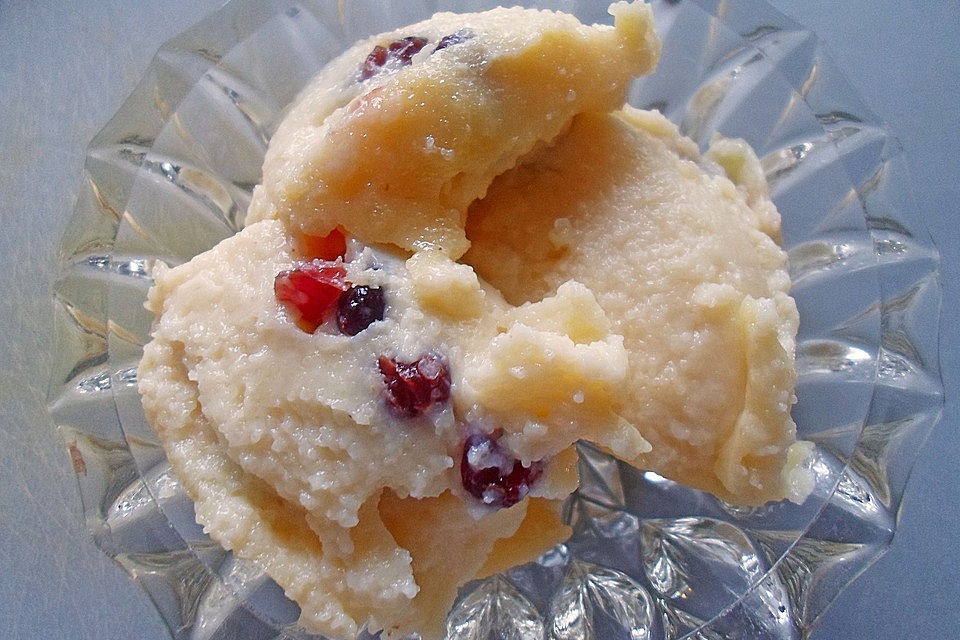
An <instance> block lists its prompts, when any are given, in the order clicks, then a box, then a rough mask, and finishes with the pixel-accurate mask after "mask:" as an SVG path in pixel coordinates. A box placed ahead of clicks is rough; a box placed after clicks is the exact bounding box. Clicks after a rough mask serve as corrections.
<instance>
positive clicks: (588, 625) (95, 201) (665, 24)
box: [50, 0, 942, 640]
mask: <svg viewBox="0 0 960 640" xmlns="http://www.w3.org/2000/svg"><path fill="white" fill-rule="evenodd" d="M495 4H496V2H495V1H494V2H486V1H478V0H463V1H451V2H445V1H438V0H433V1H430V0H425V1H422V2H403V3H388V2H372V1H368V0H351V1H350V2H340V3H337V2H335V1H333V0H329V1H326V2H324V1H320V0H316V1H313V2H310V1H301V2H293V1H286V0H278V1H276V2H268V1H267V0H233V2H231V3H229V4H227V5H226V6H225V7H224V8H223V9H221V10H220V11H218V12H217V13H215V14H213V15H212V16H210V17H209V18H207V19H206V20H204V21H203V22H201V23H200V24H198V25H197V26H196V27H194V28H193V29H191V30H189V31H187V32H186V33H184V34H182V35H181V36H179V37H177V38H174V39H173V40H171V41H170V42H168V43H167V44H166V45H164V46H163V47H162V48H161V49H160V51H159V52H158V53H157V55H156V57H155V58H154V60H153V62H152V63H151V64H150V66H149V68H148V70H147V73H146V76H145V77H144V79H143V80H142V81H141V82H140V84H139V85H138V86H137V88H136V90H135V91H134V93H133V94H132V95H131V96H130V98H129V99H128V100H127V102H126V103H125V104H124V105H123V107H122V108H121V109H120V111H119V112H118V113H117V114H116V116H114V118H113V119H112V120H111V121H110V122H109V124H108V125H107V126H106V127H105V128H104V129H103V131H101V132H100V134H99V135H97V136H96V138H94V140H93V141H92V142H91V144H90V147H89V149H88V151H87V156H86V164H85V169H86V176H85V182H84V184H83V186H82V190H81V194H80V197H79V199H78V201H77V204H76V208H75V213H74V216H73V219H72V221H71V223H70V225H69V228H68V230H67V232H66V235H65V237H64V240H63V246H62V253H61V260H62V272H61V276H60V278H59V280H58V282H57V284H56V289H55V298H56V323H57V328H58V334H57V335H58V342H57V346H56V350H57V351H56V362H57V366H56V368H55V372H54V377H53V380H52V383H51V390H50V411H51V412H52V414H53V416H54V417H55V419H56V421H57V423H58V424H59V425H60V429H61V432H62V435H63V437H64V441H65V444H66V446H67V447H68V448H69V452H70V457H71V460H72V461H73V465H74V469H75V471H76V474H77V478H78V481H79V485H80V491H81V495H82V499H83V508H84V512H85V515H86V519H87V523H88V525H89V527H90V529H91V531H92V532H93V537H94V540H95V541H96V543H97V545H99V547H100V548H101V549H103V551H104V552H105V553H107V554H108V555H110V556H111V557H113V558H115V559H116V560H117V561H118V562H119V563H120V564H121V565H123V566H124V567H125V568H126V569H127V570H128V571H129V572H130V574H131V576H133V578H134V579H135V580H136V581H137V583H138V584H139V585H140V586H141V587H143V588H144V589H145V590H146V592H147V593H148V594H149V596H150V597H151V598H152V600H153V601H154V602H155V603H156V605H157V607H158V609H159V610H160V613H161V614H162V616H163V619H164V620H165V622H166V623H167V625H168V627H169V629H170V632H171V634H172V636H173V637H174V638H177V639H188V638H189V639H192V640H214V639H219V638H224V639H226V638H231V639H234V638H236V639H242V640H252V639H264V640H267V639H273V638H308V637H310V636H309V634H306V633H305V632H303V631H302V630H301V629H300V628H298V626H297V624H296V619H297V615H298V609H297V606H296V605H295V604H293V603H292V602H290V601H288V600H287V599H286V598H285V597H284V596H283V593H282V591H281V590H280V589H279V587H277V585H276V584H274V583H273V582H272V581H271V580H270V579H268V578H266V577H265V576H263V575H262V574H261V573H260V572H259V571H258V570H257V569H256V568H255V567H254V566H252V565H251V564H250V563H247V562H243V561H239V560H238V559H236V558H234V557H233V556H232V555H231V554H229V553H227V552H225V551H224V550H223V549H221V548H220V547H219V546H218V545H217V544H216V543H214V542H212V541H211V540H210V539H209V538H208V537H207V536H206V535H205V534H204V533H203V531H202V529H201V528H200V527H199V526H198V525H197V524H196V523H195V521H194V515H193V509H192V505H191V502H190V500H189V498H187V497H186V496H185V494H184V493H183V490H182V488H181V486H180V484H179V483H178V481H177V479H176V478H175V477H174V476H173V475H172V474H171V472H170V470H169V467H168V466H167V465H166V463H165V458H164V453H163V450H162V448H161V447H160V444H159V442H158V440H157V438H156V436H155V435H154V434H153V432H152V431H151V429H150V427H149V425H148V424H147V423H146V421H145V419H144V416H143V412H142V409H141V406H140V399H139V396H138V394H137V389H136V371H137V363H138V361H139V359H140V356H141V349H142V345H143V344H144V342H145V341H147V339H148V332H149V330H150V325H151V319H152V318H151V316H150V314H149V313H148V312H147V311H146V310H145V309H144V308H143V306H142V304H143V301H144V299H145V296H146V292H147V289H148V287H149V286H150V272H151V268H152V266H153V264H154V263H155V262H156V261H158V260H162V261H164V262H167V263H169V264H179V263H182V262H184V261H186V260H188V259H189V258H191V257H192V256H194V255H195V254H197V253H199V252H201V251H204V250H206V249H208V248H210V247H211V246H213V245H214V244H215V243H216V242H218V241H219V240H221V239H222V238H224V237H226V236H229V235H230V234H233V233H235V232H236V231H237V230H238V229H239V228H240V226H241V223H242V220H243V217H244V211H245V209H246V207H247V204H248V202H249V198H250V191H251V189H252V187H253V185H254V184H256V183H257V182H258V181H259V178H260V165H261V161H262V158H263V154H264V151H265V149H266V145H267V141H268V140H269V138H270V135H271V132H272V131H273V130H274V129H275V127H276V125H277V123H278V121H279V120H280V118H281V117H282V114H283V108H284V106H285V105H287V104H288V103H289V102H290V101H291V100H292V99H293V98H294V97H295V95H296V94H297V92H298V90H299V89H300V88H301V87H303V86H304V84H305V83H306V81H307V80H308V79H309V78H310V77H311V76H313V75H314V74H315V73H316V72H317V70H318V69H320V67H321V66H322V65H323V64H324V63H325V62H326V61H328V60H330V59H331V58H333V57H335V56H336V55H337V54H339V53H340V52H341V51H342V50H344V49H345V48H346V47H347V46H348V45H349V44H352V43H353V42H354V41H356V40H357V39H359V38H361V37H365V36H368V35H370V34H372V33H375V32H379V31H384V30H387V29H393V28H396V27H399V26H402V25H404V24H408V23H411V22H415V21H418V20H421V19H423V18H425V17H428V16H429V15H430V14H432V13H433V12H434V11H437V10H454V11H474V10H480V9H486V8H490V7H492V6H494V5H495ZM535 4H536V6H538V7H542V8H555V9H561V10H565V11H569V12H571V13H574V14H576V15H577V16H578V17H579V18H580V19H581V20H583V21H584V22H609V21H610V18H609V16H607V15H606V8H605V6H604V5H603V3H598V2H589V1H582V2H581V1H576V0H555V1H553V2H546V1H544V2H537V3H535ZM653 4H654V7H655V11H656V18H657V23H658V28H659V31H660V34H661V35H662V37H663V39H664V43H665V47H664V55H663V61H662V62H661V64H660V68H659V69H658V71H657V73H656V74H654V75H653V76H651V77H648V78H644V79H641V80H639V81H637V82H636V83H635V84H634V85H633V87H632V89H631V91H630V102H631V103H632V104H634V105H636V106H640V107H647V108H657V109H659V110H661V111H662V112H663V113H665V114H666V115H667V116H668V117H669V118H671V119H672V120H673V121H675V122H677V123H678V124H679V125H680V126H681V128H682V130H683V131H684V133H686V134H687V135H689V136H691V137H692V138H693V139H694V140H695V141H697V142H698V143H699V144H701V145H705V144H706V143H707V142H708V141H709V140H710V138H711V136H712V135H713V134H714V132H720V133H722V134H724V135H726V136H729V137H741V138H744V139H746V140H747V141H748V142H750V143H751V144H752V145H753V146H754V148H755V149H756V150H757V152H758V154H759V156H760V157H761V159H762V162H763V166H764V168H765V169H766V172H767V176H768V178H769V181H770V184H771V188H772V193H773V196H774V200H775V202H776V204H777V206H778V207H779V209H780V212H781V214H782V216H783V234H784V240H785V244H786V247H787V248H788V250H789V254H790V260H791V273H792V277H793V281H794V291H793V293H794V295H795V297H796V300H797V304H798V306H799V309H800V317H801V327H800V334H799V343H798V353H797V356H798V360H797V363H798V373H799V386H798V390H797V395H798V397H799V402H798V404H797V406H796V408H795V409H794V417H795V419H796V421H797V424H798V428H799V432H800V436H801V437H803V438H805V439H808V440H811V441H813V442H814V443H815V444H816V454H815V456H814V459H813V462H812V467H813V471H814V473H815V476H816V481H817V482H816V489H815V490H814V492H813V493H812V494H811V496H810V497H809V499H807V501H806V502H805V503H804V504H802V505H795V504H790V503H772V504H768V505H766V506H764V507H760V508H740V507H736V506H732V505H729V504H725V503H724V502H722V501H720V500H717V499H716V498H714V497H712V496H710V495H707V494H704V493H702V492H698V491H694V490H691V489H688V488H686V487H684V486H682V485H680V484H677V483H675V482H672V481H669V480H666V479H664V478H662V477H660V476H658V475H656V474H653V473H649V472H647V473H644V472H643V471H639V470H637V469H633V468H631V467H629V466H627V465H625V464H623V463H621V462H618V461H617V460H615V459H612V458H610V457H609V456H607V455H605V454H603V453H601V452H600V451H598V450H597V449H595V448H594V447H592V446H590V445H589V444H582V445H580V453H581V462H580V472H581V486H580V489H579V490H578V491H577V492H576V493H575V494H574V495H573V496H572V497H571V498H570V499H569V501H568V502H567V504H566V506H565V517H566V518H567V519H568V521H569V522H570V523H571V524H572V525H573V528H574V531H575V533H574V535H573V537H572V538H571V539H570V540H569V541H568V542H567V543H566V544H562V545H559V546H557V547H556V548H554V549H553V550H551V551H550V552H548V553H546V554H545V555H544V556H543V557H541V558H540V559H539V560H538V561H537V562H534V563H530V564H527V565H524V566H520V567H516V568H514V569H512V570H510V571H508V572H507V573H506V574H503V575H499V576H495V577H493V578H490V579H487V580H484V581H475V582H473V583H470V584H468V585H465V586H464V588H463V589H461V592H460V596H459V599H458V602H457V604H456V605H455V606H454V608H453V610H452V611H451V612H450V614H449V617H448V625H447V626H448V635H449V637H450V638H451V639H454V638H455V639H457V640H461V639H463V640H466V639H471V640H473V639H480V638H497V637H503V638H513V639H517V640H533V639H539V638H548V639H556V640H574V639H582V640H586V639H588V638H631V639H632V640H659V639H661V638H666V639H671V640H672V639H675V638H698V639H704V640H706V639H715V638H718V639H719V638H723V639H737V638H744V639H750V640H766V639H770V640H786V639H799V638H803V637H805V636H806V635H807V634H808V633H809V631H810V629H811V627H812V625H814V624H815V622H816V621H817V618H818V617H819V616H820V615H821V614H822V613H823V611H824V610H825V608H826V607H827V606H828V605H829V604H830V602H831V601H832V600H833V599H834V598H835V597H836V595H837V593H838V592H839V590H840V589H841V588H843V587H844V586H845V585H846V584H848V583H849V582H850V581H852V580H853V579H854V578H855V577H856V576H857V575H858V574H859V573H860V572H862V571H863V570H864V569H866V568H867V567H868V566H869V565H870V564H871V563H872V562H873V561H874V560H876V559H877V558H878V557H879V556H880V555H881V554H882V553H883V552H884V551H885V550H886V549H887V548H888V546H889V545H890V543H891V540H892V538H893V535H894V531H895V529H896V522H897V510H898V506H899V504H900V499H901V496H902V494H903V490H904V486H905V484H906V481H907V477H908V475H909V471H910V468H911V466H912V465H913V462H914V460H915V458H916V456H917V454H918V452H919V449H920V447H921V445H922V443H923V441H924V439H925V437H926V435H927V434H928V433H929V432H930V429H931V427H932V426H933V425H934V423H935V422H936V420H937V418H938V417H939V412H940V407H941V404H942V384H941V381H940V374H939V369H938V345H937V330H938V328H937V322H938V316H939V304H940V288H939V284H938V280H937V278H938V255H937V252H936V250H935V249H934V246H933V244H932V243H931V241H930V240H929V238H928V237H927V236H926V235H925V233H924V231H923V228H922V225H921V222H920V221H919V219H918V216H917V210H916V206H915V204H914V201H913V199H912V196H911V193H910V182H909V179H908V177H907V176H908V172H907V170H906V167H905V166H904V162H905V161H904V156H903V155H902V154H901V152H900V149H899V147H898V146H897V144H896V142H895V141H893V140H892V139H891V137H890V135H889V134H888V133H887V132H886V130H885V129H884V128H883V126H882V125H881V124H880V123H879V122H878V120H877V118H875V117H874V116H873V115H872V114H871V113H870V112H869V111H868V110H867V109H866V108H865V107H864V106H863V105H862V104H861V103H860V102H859V100H858V99H857V98H856V96H855V95H854V93H853V91H852V90H851V89H850V87H849V86H848V85H847V83H846V82H845V81H844V80H843V78H842V77H841V76H840V75H839V73H838V72H837V70H836V68H835V67H834V65H833V64H831V62H830V60H829V59H828V58H827V56H825V55H824V52H823V49H822V48H821V46H820V45H819V44H818V42H817V40H816V38H815V37H814V36H813V35H812V34H811V33H810V32H809V31H806V30H804V29H803V28H801V27H799V26H798V25H796V24H794V23H793V22H791V21H790V20H789V19H787V18H785V17H784V16H783V15H781V14H779V13H778V12H776V11H775V10H773V9H772V8H770V7H769V6H767V5H766V4H764V3H762V2H760V1H759V0H735V1H730V2H725V1H724V2H712V1H710V0H685V1H679V0H672V1H668V0H658V1H656V2H654V3H653Z"/></svg>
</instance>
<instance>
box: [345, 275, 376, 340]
mask: <svg viewBox="0 0 960 640" xmlns="http://www.w3.org/2000/svg"><path fill="white" fill-rule="evenodd" d="M383 308H384V301H383V291H382V290H381V289H379V288H372V287H366V286H363V285H355V286H352V287H350V288H349V289H347V290H346V291H344V292H343V293H341V294H340V299H339V300H338V301H337V326H338V327H340V332H341V333H344V334H346V335H348V336H355V335H357V334H358V333H360V332H361V331H363V330H364V329H366V328H367V327H369V326H370V325H371V324H373V323H374V322H376V321H377V320H383Z"/></svg>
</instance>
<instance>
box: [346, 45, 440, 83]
mask: <svg viewBox="0 0 960 640" xmlns="http://www.w3.org/2000/svg"><path fill="white" fill-rule="evenodd" d="M427 42H428V41H427V39H426V38H418V37H416V36H407V37H406V38H401V39H399V40H395V41H393V42H391V43H390V44H388V45H387V46H386V47H384V46H381V45H377V46H375V47H374V48H373V51H371V52H370V55H368V56H367V59H366V60H364V62H363V69H362V70H361V71H360V79H361V80H366V79H367V78H370V77H372V76H373V75H375V74H376V73H377V72H378V71H379V70H380V69H381V68H382V67H384V66H387V65H388V64H390V63H394V62H395V61H396V62H397V63H399V65H400V66H406V65H408V64H410V63H411V62H412V60H413V56H415V55H416V54H418V53H419V52H420V50H421V49H423V48H424V47H425V46H427Z"/></svg>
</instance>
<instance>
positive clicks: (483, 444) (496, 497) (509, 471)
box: [460, 433, 543, 509]
mask: <svg viewBox="0 0 960 640" xmlns="http://www.w3.org/2000/svg"><path fill="white" fill-rule="evenodd" d="M541 473H543V463H542V462H532V463H531V464H530V466H529V467H525V466H523V464H521V463H520V461H519V460H517V459H516V458H514V457H513V456H512V455H510V454H509V453H508V452H507V451H505V450H504V449H503V447H501V446H500V444H499V443H498V442H497V439H496V438H494V437H491V436H489V435H487V434H485V433H476V434H474V435H472V436H470V437H469V438H467V440H466V442H464V443H463V458H462V459H461V460H460V481H461V482H462V483H463V488H464V489H466V490H467V493H469V494H470V495H472V496H473V497H474V498H476V499H477V500H480V501H481V502H483V503H484V504H487V505H490V506H491V507H496V508H498V509H499V508H501V507H511V506H513V505H515V504H517V503H518V502H520V501H521V500H523V499H524V498H525V497H526V496H527V494H528V493H530V485H532V484H533V483H534V482H536V481H537V479H538V478H539V477H540V474H541Z"/></svg>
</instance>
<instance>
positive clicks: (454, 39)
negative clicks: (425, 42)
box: [433, 31, 473, 53]
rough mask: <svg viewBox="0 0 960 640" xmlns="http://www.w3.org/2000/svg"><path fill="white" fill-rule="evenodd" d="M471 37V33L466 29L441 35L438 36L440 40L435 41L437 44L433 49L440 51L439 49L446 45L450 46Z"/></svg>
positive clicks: (444, 47)
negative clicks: (440, 36)
mask: <svg viewBox="0 0 960 640" xmlns="http://www.w3.org/2000/svg"><path fill="white" fill-rule="evenodd" d="M472 37H473V34H472V33H469V32H467V31H457V32H456V33H451V34H450V35H448V36H443V37H442V38H440V42H438V43H437V46H436V48H435V49H434V50H433V51H434V53H436V52H437V51H440V49H446V48H447V47H451V46H453V45H455V44H460V43H461V42H466V41H467V40H469V39H470V38H472Z"/></svg>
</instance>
